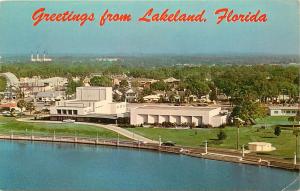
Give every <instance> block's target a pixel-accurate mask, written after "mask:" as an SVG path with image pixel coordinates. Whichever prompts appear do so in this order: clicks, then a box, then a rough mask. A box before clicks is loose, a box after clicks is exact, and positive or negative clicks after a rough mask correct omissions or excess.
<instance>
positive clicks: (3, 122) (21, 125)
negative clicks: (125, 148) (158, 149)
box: [0, 116, 127, 139]
mask: <svg viewBox="0 0 300 191" xmlns="http://www.w3.org/2000/svg"><path fill="white" fill-rule="evenodd" d="M11 131H13V132H14V133H27V134H28V135H30V134H31V132H33V133H34V134H41V135H53V133H54V131H55V134H56V135H61V136H74V135H75V133H76V135H77V136H82V137H93V138H95V137H97V134H98V137H99V138H100V139H115V138H117V137H118V134H117V133H115V132H113V131H110V130H107V129H104V128H99V127H95V126H92V125H81V124H72V123H59V124H54V123H27V122H20V121H16V120H15V118H13V117H2V116H0V133H2V134H8V133H10V132H11ZM120 139H127V138H126V137H124V136H121V135H120Z"/></svg>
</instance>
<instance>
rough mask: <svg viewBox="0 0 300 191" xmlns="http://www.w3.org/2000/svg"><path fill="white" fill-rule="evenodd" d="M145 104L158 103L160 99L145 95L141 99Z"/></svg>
mask: <svg viewBox="0 0 300 191" xmlns="http://www.w3.org/2000/svg"><path fill="white" fill-rule="evenodd" d="M143 99H144V101H145V102H158V100H159V99H160V96H159V95H147V96H144V97H143Z"/></svg>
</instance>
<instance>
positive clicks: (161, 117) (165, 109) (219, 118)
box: [130, 105, 227, 127]
mask: <svg viewBox="0 0 300 191" xmlns="http://www.w3.org/2000/svg"><path fill="white" fill-rule="evenodd" d="M163 122H171V123H175V124H177V125H180V124H182V123H187V124H192V123H194V124H195V125H196V126H201V125H211V126H213V127H219V126H221V125H222V124H226V122H227V115H224V114H222V112H221V107H193V106H156V105H155V106H142V107H136V108H132V109H131V110H130V124H132V125H140V124H155V123H158V124H161V123H163Z"/></svg>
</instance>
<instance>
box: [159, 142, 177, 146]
mask: <svg viewBox="0 0 300 191" xmlns="http://www.w3.org/2000/svg"><path fill="white" fill-rule="evenodd" d="M161 145H163V146H175V143H174V142H172V141H167V142H163V143H162V144H161Z"/></svg>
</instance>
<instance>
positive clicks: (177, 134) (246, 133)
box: [129, 127, 296, 159]
mask: <svg viewBox="0 0 300 191" xmlns="http://www.w3.org/2000/svg"><path fill="white" fill-rule="evenodd" d="M129 130H130V131H132V132H135V133H138V134H140V135H142V136H145V137H148V138H151V139H155V140H158V137H159V136H161V138H162V141H173V142H175V143H176V144H177V145H183V146H192V147H199V146H204V141H205V140H207V141H208V144H209V146H210V147H218V148H228V149H235V148H236V137H237V129H236V128H234V127H226V128H224V129H223V130H224V131H225V133H226V135H227V138H226V139H225V140H224V141H219V140H217V134H218V133H219V131H220V129H218V128H211V129H163V128H130V129H129ZM253 141H263V142H269V143H272V145H273V146H274V147H276V150H275V151H272V152H268V153H266V154H267V155H270V156H275V157H280V158H285V159H292V157H293V153H294V151H295V141H296V138H295V136H293V134H292V130H282V131H281V135H280V136H278V137H277V136H275V135H274V130H273V128H268V129H261V128H256V127H242V128H240V145H242V144H245V145H247V143H248V142H253Z"/></svg>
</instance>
